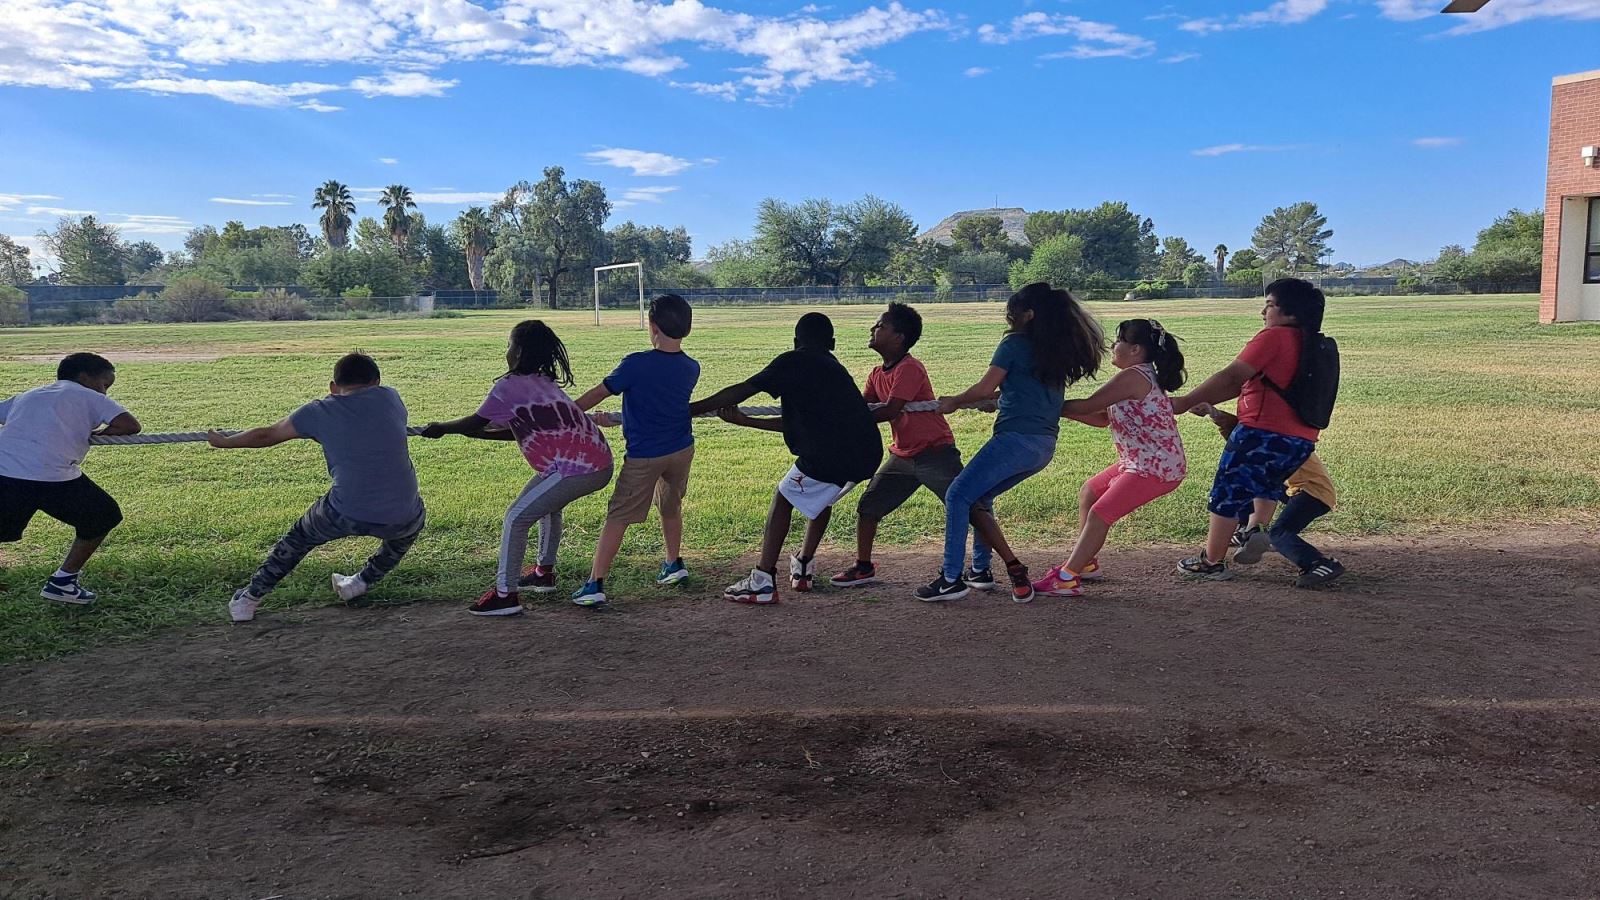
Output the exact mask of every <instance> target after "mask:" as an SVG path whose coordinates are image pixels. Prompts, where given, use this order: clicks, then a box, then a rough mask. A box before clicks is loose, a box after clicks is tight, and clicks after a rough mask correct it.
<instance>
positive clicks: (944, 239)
mask: <svg viewBox="0 0 1600 900" xmlns="http://www.w3.org/2000/svg"><path fill="white" fill-rule="evenodd" d="M973 216H994V217H996V218H998V219H999V220H1000V222H1001V227H1003V228H1004V229H1005V232H1006V237H1008V238H1010V239H1011V242H1012V243H1014V244H1021V245H1023V246H1027V245H1028V238H1027V236H1026V235H1024V234H1023V233H1022V223H1024V222H1026V221H1027V220H1028V211H1027V210H1025V209H1022V208H1020V207H1015V206H1013V207H1006V208H1004V209H971V210H967V211H966V212H958V213H955V214H953V215H950V216H947V217H945V220H944V221H942V222H940V223H939V224H937V225H935V226H933V227H932V228H930V229H928V230H927V231H924V232H923V233H922V234H919V235H917V240H919V241H933V242H934V243H936V244H945V245H949V244H951V243H953V240H952V239H951V237H950V235H951V234H952V233H953V232H954V231H955V230H956V225H957V224H958V223H959V222H960V221H961V220H962V219H970V218H972V217H973Z"/></svg>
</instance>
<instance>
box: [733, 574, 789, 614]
mask: <svg viewBox="0 0 1600 900" xmlns="http://www.w3.org/2000/svg"><path fill="white" fill-rule="evenodd" d="M722 599H724V600H727V601H729V602H731V603H753V604H755V605H757V606H766V605H768V604H771V603H777V602H778V586H777V585H776V584H774V583H773V582H772V576H771V575H768V574H767V573H765V572H763V571H761V570H760V569H751V570H750V576H749V577H748V578H741V579H739V580H738V581H736V582H734V583H733V584H730V585H728V586H727V587H726V588H723V590H722Z"/></svg>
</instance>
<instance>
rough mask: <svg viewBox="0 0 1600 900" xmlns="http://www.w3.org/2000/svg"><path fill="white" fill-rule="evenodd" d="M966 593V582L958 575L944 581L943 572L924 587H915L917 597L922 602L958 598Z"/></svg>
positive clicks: (936, 601)
mask: <svg viewBox="0 0 1600 900" xmlns="http://www.w3.org/2000/svg"><path fill="white" fill-rule="evenodd" d="M966 595H967V583H966V582H965V581H963V580H962V579H961V577H960V576H957V577H956V580H955V581H946V580H945V578H944V573H943V572H940V573H939V577H938V578H935V579H934V580H933V581H932V582H930V583H929V584H928V585H926V586H925V587H919V588H917V599H918V600H921V601H922V602H924V603H938V602H940V601H943V600H960V599H961V598H962V597H965V596H966Z"/></svg>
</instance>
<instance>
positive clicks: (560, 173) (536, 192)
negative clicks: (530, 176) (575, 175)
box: [489, 166, 611, 308]
mask: <svg viewBox="0 0 1600 900" xmlns="http://www.w3.org/2000/svg"><path fill="white" fill-rule="evenodd" d="M566 174H567V173H566V170H565V169H563V168H561V167H560V166H551V167H549V168H547V169H545V170H544V178H543V179H541V180H540V181H539V182H538V183H537V184H530V183H528V182H526V181H521V182H518V183H517V184H515V185H512V186H511V188H510V189H509V190H507V191H506V195H505V196H504V197H502V198H501V199H500V200H499V201H498V202H496V203H495V205H494V207H493V208H492V209H491V212H492V213H493V214H494V218H495V222H496V233H495V250H494V252H493V253H491V254H490V265H489V268H490V275H491V276H492V277H493V278H494V279H495V280H496V282H497V287H498V286H499V285H501V284H504V285H506V286H507V287H510V286H511V285H513V284H515V285H516V287H517V289H519V290H520V289H521V286H522V285H523V284H526V283H527V282H526V281H525V280H524V279H525V278H527V276H528V274H529V273H532V274H534V275H535V276H537V277H538V278H542V279H543V280H544V284H545V287H546V289H547V290H548V291H549V298H550V300H549V302H550V306H551V308H555V307H556V306H557V305H559V303H560V302H561V281H562V276H563V275H566V274H568V273H569V272H577V271H580V270H581V269H583V268H586V267H588V266H589V265H590V264H591V263H592V262H593V258H594V256H595V254H596V252H597V251H598V250H600V248H601V247H602V245H603V242H604V240H605V233H604V231H602V226H603V225H604V224H605V221H606V218H607V217H609V216H610V215H611V202H610V201H609V200H607V199H606V191H605V188H603V187H601V186H600V183H599V182H598V181H590V180H588V179H578V180H577V181H567V180H566ZM502 251H503V252H502ZM535 286H537V285H536V284H535Z"/></svg>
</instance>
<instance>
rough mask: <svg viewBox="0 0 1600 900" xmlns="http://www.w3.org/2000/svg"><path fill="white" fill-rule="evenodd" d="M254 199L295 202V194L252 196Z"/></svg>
mask: <svg viewBox="0 0 1600 900" xmlns="http://www.w3.org/2000/svg"><path fill="white" fill-rule="evenodd" d="M250 196H252V197H265V198H266V199H268V200H293V199H294V195H293V194H251V195H250Z"/></svg>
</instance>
